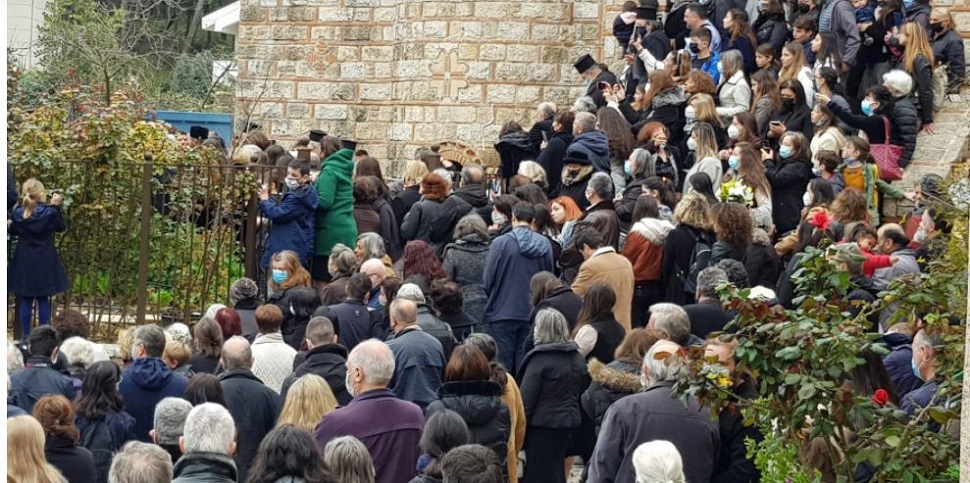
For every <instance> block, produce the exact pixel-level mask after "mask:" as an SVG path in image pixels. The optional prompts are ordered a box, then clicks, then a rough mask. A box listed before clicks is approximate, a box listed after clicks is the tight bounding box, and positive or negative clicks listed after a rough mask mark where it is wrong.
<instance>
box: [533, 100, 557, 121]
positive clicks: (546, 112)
mask: <svg viewBox="0 0 970 483" xmlns="http://www.w3.org/2000/svg"><path fill="white" fill-rule="evenodd" d="M536 110H537V111H539V117H541V118H542V120H543V121H545V120H548V119H552V117H553V116H555V115H556V103H554V102H543V103H542V104H539V107H538V108H536Z"/></svg>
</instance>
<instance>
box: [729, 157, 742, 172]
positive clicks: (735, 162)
mask: <svg viewBox="0 0 970 483" xmlns="http://www.w3.org/2000/svg"><path fill="white" fill-rule="evenodd" d="M740 165H741V160H740V159H738V157H737V156H735V155H733V154H732V155H731V157H730V158H728V167H729V168H731V169H733V170H735V171H737V170H738V166H740Z"/></svg>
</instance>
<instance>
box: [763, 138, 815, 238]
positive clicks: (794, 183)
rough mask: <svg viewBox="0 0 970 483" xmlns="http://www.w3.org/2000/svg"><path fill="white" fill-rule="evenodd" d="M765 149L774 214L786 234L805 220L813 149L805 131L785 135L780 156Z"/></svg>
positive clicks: (780, 148)
mask: <svg viewBox="0 0 970 483" xmlns="http://www.w3.org/2000/svg"><path fill="white" fill-rule="evenodd" d="M771 154H774V153H770V154H766V152H765V151H762V158H763V159H764V161H765V177H766V178H768V183H769V184H770V185H771V204H772V207H771V215H772V218H773V221H774V223H775V229H776V230H777V232H778V234H780V235H784V234H786V233H788V232H790V231H793V230H794V229H795V228H798V223H799V221H801V215H802V208H804V207H805V206H804V203H803V202H802V195H803V194H804V193H805V188H806V187H807V186H808V182H809V181H811V180H812V178H813V177H814V175H812V152H811V149H809V143H808V140H807V139H805V136H803V135H802V134H801V133H798V132H788V133H785V135H784V136H782V138H781V146H779V148H778V153H777V154H778V157H777V158H774V157H773V156H772V155H771Z"/></svg>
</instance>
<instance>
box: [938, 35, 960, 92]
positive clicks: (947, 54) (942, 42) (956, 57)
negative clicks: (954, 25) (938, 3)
mask: <svg viewBox="0 0 970 483" xmlns="http://www.w3.org/2000/svg"><path fill="white" fill-rule="evenodd" d="M933 60H935V61H936V62H940V63H943V64H946V69H947V75H948V77H949V84H948V85H947V92H949V93H958V92H960V86H961V85H962V84H963V80H964V78H965V77H966V76H967V58H966V54H964V52H963V39H961V38H960V35H959V34H957V33H956V32H954V31H953V30H947V31H945V32H943V33H942V34H941V35H939V36H938V37H936V38H934V39H933Z"/></svg>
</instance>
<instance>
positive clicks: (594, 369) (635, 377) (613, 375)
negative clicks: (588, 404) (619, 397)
mask: <svg viewBox="0 0 970 483" xmlns="http://www.w3.org/2000/svg"><path fill="white" fill-rule="evenodd" d="M588 366H589V375H590V377H591V378H592V379H593V382H596V383H599V385H601V386H603V388H605V389H608V390H610V391H615V392H628V393H635V392H640V391H642V390H643V386H642V385H641V384H640V372H639V370H640V368H639V367H637V365H636V364H631V363H630V362H627V361H621V360H615V361H613V362H611V363H610V364H609V365H606V364H603V363H602V362H600V361H598V360H596V359H590V360H589V363H588Z"/></svg>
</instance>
